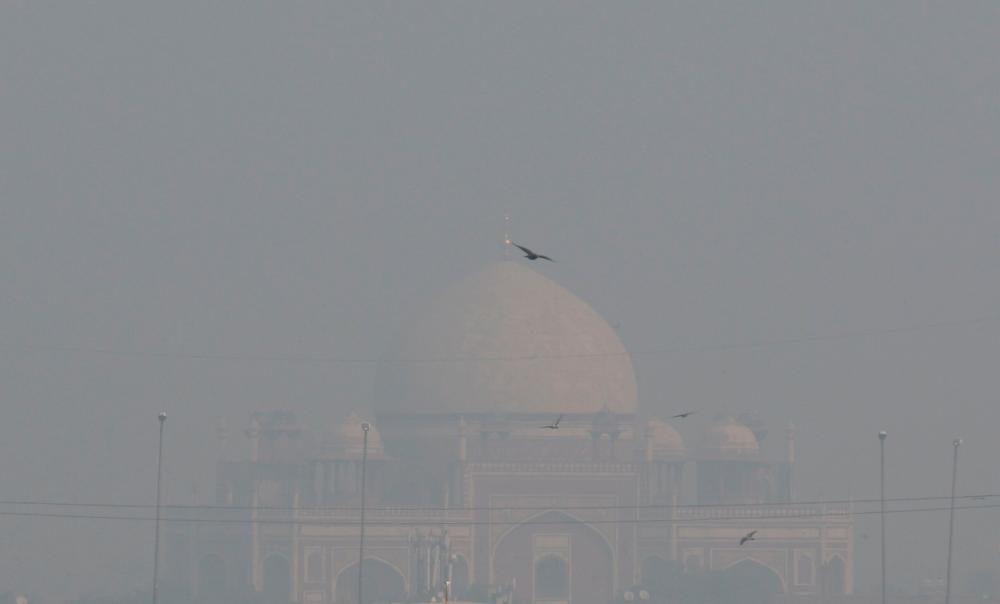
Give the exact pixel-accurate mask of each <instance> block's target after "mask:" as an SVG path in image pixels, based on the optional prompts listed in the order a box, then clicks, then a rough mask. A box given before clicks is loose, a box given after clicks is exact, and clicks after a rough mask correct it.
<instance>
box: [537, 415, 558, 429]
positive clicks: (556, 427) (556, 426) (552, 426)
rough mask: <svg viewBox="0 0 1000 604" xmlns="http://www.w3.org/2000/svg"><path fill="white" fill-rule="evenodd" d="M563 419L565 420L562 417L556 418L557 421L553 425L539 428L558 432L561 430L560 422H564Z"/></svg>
mask: <svg viewBox="0 0 1000 604" xmlns="http://www.w3.org/2000/svg"><path fill="white" fill-rule="evenodd" d="M562 418H563V416H562V415H560V416H559V417H557V418H556V421H554V422H552V423H551V424H549V425H547V426H539V428H545V429H546V430H558V429H559V422H561V421H562Z"/></svg>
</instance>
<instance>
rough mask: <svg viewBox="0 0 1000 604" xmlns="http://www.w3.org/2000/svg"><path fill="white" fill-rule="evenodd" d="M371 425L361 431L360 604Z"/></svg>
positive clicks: (359, 599)
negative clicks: (362, 432) (362, 439)
mask: <svg viewBox="0 0 1000 604" xmlns="http://www.w3.org/2000/svg"><path fill="white" fill-rule="evenodd" d="M371 428H372V427H371V424H369V423H368V422H363V423H362V424H361V429H362V430H363V431H364V433H365V435H364V441H363V444H362V446H361V544H360V546H359V548H358V604H364V598H363V597H362V595H363V589H364V587H363V585H364V573H363V572H362V569H363V568H364V564H365V472H366V470H367V466H368V431H369V430H371Z"/></svg>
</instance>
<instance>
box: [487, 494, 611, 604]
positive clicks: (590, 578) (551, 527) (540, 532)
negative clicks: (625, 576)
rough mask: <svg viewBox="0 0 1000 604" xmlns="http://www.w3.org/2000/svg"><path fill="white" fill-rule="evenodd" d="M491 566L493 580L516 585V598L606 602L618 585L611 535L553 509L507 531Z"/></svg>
mask: <svg viewBox="0 0 1000 604" xmlns="http://www.w3.org/2000/svg"><path fill="white" fill-rule="evenodd" d="M491 566H492V568H491V571H492V577H493V582H494V583H496V584H516V585H517V588H516V592H515V594H514V596H515V598H516V599H521V600H525V601H533V602H545V601H551V602H566V601H572V602H573V604H607V603H608V602H610V601H611V600H612V597H613V590H614V588H615V584H614V583H615V572H614V569H615V556H614V549H613V548H612V547H611V545H610V543H609V542H608V539H607V537H606V536H605V535H604V534H603V533H601V532H600V531H598V530H597V529H595V528H594V527H592V526H590V525H589V524H587V523H586V522H583V521H581V520H579V519H578V518H574V517H573V516H570V515H569V514H566V513H565V512H558V511H554V510H550V511H546V512H542V513H540V514H535V515H534V516H531V517H530V518H527V519H525V520H522V521H521V522H520V523H518V524H516V525H514V526H513V527H511V528H509V529H508V530H506V531H505V532H504V533H503V534H502V535H501V536H500V537H499V538H498V539H497V541H496V543H495V545H494V547H493V556H492V559H491ZM574 568H576V569H579V570H578V571H576V572H574ZM562 583H564V586H563V585H562Z"/></svg>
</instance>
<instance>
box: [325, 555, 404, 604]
mask: <svg viewBox="0 0 1000 604" xmlns="http://www.w3.org/2000/svg"><path fill="white" fill-rule="evenodd" d="M363 581H364V583H365V584H364V586H363V587H364V592H365V593H364V596H365V602H364V604H385V603H387V602H402V601H404V600H405V599H406V587H405V586H406V583H405V582H404V580H403V575H402V574H400V572H399V571H398V570H396V568H395V567H393V566H391V565H389V564H386V563H385V562H383V561H381V560H379V559H377V558H365V573H364V578H363ZM334 600H335V601H336V603H337V604H358V563H357V562H355V563H354V564H351V565H350V566H348V567H347V568H345V569H344V570H342V571H340V574H339V575H337V586H336V590H335V592H334Z"/></svg>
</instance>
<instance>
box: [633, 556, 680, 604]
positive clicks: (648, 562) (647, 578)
mask: <svg viewBox="0 0 1000 604" xmlns="http://www.w3.org/2000/svg"><path fill="white" fill-rule="evenodd" d="M679 575H680V565H679V564H677V563H676V562H675V563H671V562H668V561H667V560H665V559H664V558H662V557H660V556H649V557H648V558H646V559H645V560H643V561H642V576H641V582H642V585H643V586H644V587H645V588H646V589H648V590H649V592H650V593H651V594H653V597H654V598H656V599H657V600H659V601H663V600H665V599H667V595H668V592H669V591H670V590H671V588H676V585H674V584H675V583H676V582H677V578H678V576H679Z"/></svg>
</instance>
